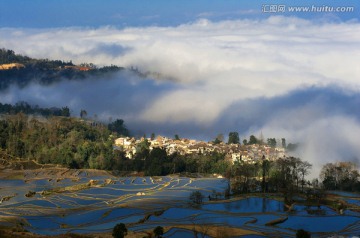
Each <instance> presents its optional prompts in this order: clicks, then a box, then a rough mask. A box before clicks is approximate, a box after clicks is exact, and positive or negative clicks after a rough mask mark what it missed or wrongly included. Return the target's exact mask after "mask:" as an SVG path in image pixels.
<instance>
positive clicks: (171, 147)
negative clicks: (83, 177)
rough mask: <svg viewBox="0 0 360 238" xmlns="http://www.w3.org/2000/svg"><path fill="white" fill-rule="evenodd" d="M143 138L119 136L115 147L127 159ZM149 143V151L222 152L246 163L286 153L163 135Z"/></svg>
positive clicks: (261, 147)
mask: <svg viewBox="0 0 360 238" xmlns="http://www.w3.org/2000/svg"><path fill="white" fill-rule="evenodd" d="M144 140H145V138H141V139H135V138H130V137H120V138H117V139H116V140H115V147H116V148H117V149H120V150H122V151H124V152H125V155H126V157H127V158H129V159H133V158H134V157H135V155H136V148H137V145H138V144H139V143H142V142H143V141H144ZM146 140H147V141H148V143H149V149H150V151H151V150H152V149H153V148H156V147H159V148H163V149H165V150H166V152H167V154H168V155H170V154H173V153H175V152H177V153H178V154H181V155H191V154H203V155H210V154H212V153H213V152H217V153H223V154H225V155H226V159H228V160H231V161H232V162H235V161H243V162H247V163H255V162H256V161H259V160H261V159H262V158H263V156H264V157H265V159H267V160H270V161H273V160H276V159H278V158H280V157H284V156H285V155H286V154H285V153H286V151H285V148H279V147H275V148H273V147H270V146H268V145H264V144H263V145H259V144H253V145H240V144H225V143H224V142H221V143H219V144H215V143H213V142H204V141H197V140H190V139H179V140H175V139H170V138H167V137H163V136H158V137H157V138H154V139H151V138H147V139H146Z"/></svg>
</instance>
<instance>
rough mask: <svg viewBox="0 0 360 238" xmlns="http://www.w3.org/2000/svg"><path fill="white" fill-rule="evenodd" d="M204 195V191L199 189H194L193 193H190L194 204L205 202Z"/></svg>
mask: <svg viewBox="0 0 360 238" xmlns="http://www.w3.org/2000/svg"><path fill="white" fill-rule="evenodd" d="M203 197H204V196H203V195H202V193H201V192H200V191H199V190H197V191H193V192H192V193H191V194H190V197H189V199H190V202H191V203H192V204H193V205H201V204H202V202H203Z"/></svg>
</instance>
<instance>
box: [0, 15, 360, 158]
mask: <svg viewBox="0 0 360 238" xmlns="http://www.w3.org/2000/svg"><path fill="white" fill-rule="evenodd" d="M0 45H1V46H2V47H5V48H9V49H13V50H15V51H16V52H17V53H22V54H26V55H29V56H31V57H39V58H51V59H63V60H73V62H75V63H82V62H93V63H95V64H98V65H110V64H116V65H121V66H126V67H136V68H137V69H139V70H140V71H141V72H144V73H149V75H150V76H148V77H147V78H146V79H144V78H141V77H138V76H135V75H131V74H128V73H121V74H119V75H118V76H117V77H114V78H112V79H101V80H98V81H91V82H90V81H87V82H86V83H82V82H62V83H60V84H57V85H52V86H50V87H45V86H39V85H31V86H29V87H27V88H25V89H18V88H15V87H13V88H11V89H10V90H8V91H7V92H1V93H0V95H1V98H2V101H3V100H4V101H6V102H12V103H14V102H16V101H18V100H27V101H29V102H36V103H37V104H39V105H43V104H46V103H48V104H50V103H52V104H53V105H69V106H70V107H71V108H73V109H74V110H78V111H79V110H80V109H81V108H87V109H88V110H89V111H93V113H96V114H97V115H99V116H100V117H103V118H106V117H109V116H112V117H114V118H115V117H121V118H124V119H125V120H126V121H127V122H128V123H127V124H129V127H133V128H131V129H133V130H134V131H139V132H143V133H151V132H156V133H163V134H167V135H170V136H171V134H173V133H178V134H180V135H184V136H188V137H198V138H204V139H205V138H207V139H212V138H214V137H215V136H216V135H217V134H218V133H225V134H226V133H228V132H229V131H239V132H240V134H241V135H244V136H249V135H250V134H255V135H258V133H260V131H262V132H263V134H264V135H265V137H267V136H268V137H278V138H281V137H286V138H287V139H288V141H293V142H295V141H298V142H301V143H302V144H303V148H304V150H303V151H304V152H303V153H302V156H303V157H304V158H305V157H306V158H305V159H307V160H310V161H312V162H316V161H317V160H321V161H325V160H326V161H335V160H336V159H339V160H340V159H342V158H339V157H340V156H344V157H346V158H347V159H351V160H354V161H357V156H358V155H359V153H360V151H359V149H357V148H360V144H359V143H360V142H357V141H356V133H358V132H359V131H360V123H359V120H360V112H359V111H358V109H357V108H359V104H360V95H359V91H360V82H359V80H358V79H359V78H360V70H359V67H358V60H359V59H360V24H359V23H357V22H340V23H339V22H337V23H334V22H322V23H319V22H314V21H310V20H304V19H299V18H291V17H281V16H275V17H269V18H268V19H264V20H232V21H220V22H211V21H208V20H206V19H202V20H198V21H196V22H193V23H188V24H183V25H179V26H175V27H138V28H125V29H116V28H113V27H102V28H95V29H93V28H56V29H19V28H18V29H14V28H2V29H0ZM330 138H332V139H330ZM321 148H323V149H321Z"/></svg>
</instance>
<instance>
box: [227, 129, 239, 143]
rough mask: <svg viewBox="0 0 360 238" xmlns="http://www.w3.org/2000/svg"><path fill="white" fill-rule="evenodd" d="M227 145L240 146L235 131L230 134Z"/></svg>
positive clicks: (237, 134)
mask: <svg viewBox="0 0 360 238" xmlns="http://www.w3.org/2000/svg"><path fill="white" fill-rule="evenodd" d="M228 144H240V138H239V133H237V132H236V131H233V132H230V133H229V140H228Z"/></svg>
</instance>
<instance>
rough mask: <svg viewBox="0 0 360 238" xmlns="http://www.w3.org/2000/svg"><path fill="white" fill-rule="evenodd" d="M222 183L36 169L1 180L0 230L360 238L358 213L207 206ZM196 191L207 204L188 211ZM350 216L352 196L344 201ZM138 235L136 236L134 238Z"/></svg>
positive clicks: (249, 204) (244, 200)
mask: <svg viewBox="0 0 360 238" xmlns="http://www.w3.org/2000/svg"><path fill="white" fill-rule="evenodd" d="M227 187H228V184H227V180H225V179H217V178H196V179H195V178H183V177H177V176H166V177H115V176H112V175H110V174H107V173H95V172H92V171H85V170H83V171H80V170H67V171H62V172H61V170H59V171H56V170H47V169H38V170H32V171H24V173H23V174H21V173H20V174H17V175H16V176H13V175H12V176H4V173H3V174H2V179H1V180H0V198H1V200H0V201H1V204H0V222H1V226H2V227H4V226H5V227H6V226H8V227H11V226H19V225H21V226H22V227H24V228H25V229H26V230H28V231H31V232H33V233H36V234H42V235H57V234H64V233H70V232H71V233H84V234H93V233H104V234H105V233H109V232H111V229H112V228H113V227H114V225H115V224H117V223H119V222H123V223H126V225H127V227H128V229H129V230H130V231H131V232H132V235H133V237H143V234H145V233H144V232H148V231H151V230H152V229H154V228H155V227H156V226H163V227H165V228H166V229H165V231H166V234H165V236H164V237H172V238H175V237H194V234H195V233H198V234H202V236H204V237H294V234H295V232H296V230H297V229H301V228H302V229H305V230H308V231H310V232H311V233H312V235H313V237H327V236H330V235H333V234H338V235H358V234H360V213H358V212H357V211H356V209H355V210H354V211H346V212H345V213H344V215H340V214H338V213H337V212H335V211H333V210H331V209H330V208H328V207H324V206H323V207H321V208H320V209H321V213H317V214H321V215H314V214H311V213H309V212H307V211H308V210H309V209H318V208H309V207H305V206H300V205H295V206H294V207H293V210H292V212H285V211H284V204H283V202H282V201H278V200H275V199H271V198H260V197H239V198H233V199H230V200H218V201H208V199H207V197H208V196H209V195H212V194H213V193H214V192H215V193H218V194H219V193H223V192H224V191H225V189H226V188H227ZM195 190H199V191H201V193H202V194H203V195H204V197H205V198H204V200H205V203H204V204H203V205H202V206H201V207H192V206H190V205H189V195H190V193H191V192H193V191H195ZM343 199H344V201H348V202H349V204H351V205H352V206H354V207H355V208H356V207H357V206H358V198H357V195H353V196H350V195H349V196H347V197H344V198H343ZM136 234H139V236H136Z"/></svg>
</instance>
